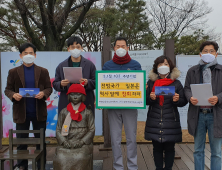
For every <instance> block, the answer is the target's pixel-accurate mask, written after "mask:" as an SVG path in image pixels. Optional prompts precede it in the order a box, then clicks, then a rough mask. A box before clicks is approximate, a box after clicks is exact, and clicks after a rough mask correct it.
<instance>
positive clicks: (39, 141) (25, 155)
mask: <svg viewBox="0 0 222 170" xmlns="http://www.w3.org/2000/svg"><path fill="white" fill-rule="evenodd" d="M13 133H40V138H13ZM14 145H40V150H35V151H34V153H33V152H32V151H31V150H13V146H14ZM17 159H27V160H28V159H31V160H32V170H36V162H37V161H38V160H39V159H40V163H41V170H44V169H45V163H44V129H43V128H42V129H40V130H12V129H10V130H9V151H7V152H6V153H4V154H3V155H0V170H4V161H5V160H9V161H10V170H13V166H14V160H17Z"/></svg>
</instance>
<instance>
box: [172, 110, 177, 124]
mask: <svg viewBox="0 0 222 170" xmlns="http://www.w3.org/2000/svg"><path fill="white" fill-rule="evenodd" d="M172 109H173V107H172ZM173 114H174V118H175V122H176V121H177V119H176V114H175V112H174V109H173Z"/></svg>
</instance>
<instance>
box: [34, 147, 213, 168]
mask: <svg viewBox="0 0 222 170" xmlns="http://www.w3.org/2000/svg"><path fill="white" fill-rule="evenodd" d="M121 147H122V153H123V164H124V170H127V158H126V145H122V146H121ZM55 148H56V147H55V146H48V147H47V161H52V160H53V156H54V153H55ZM100 148H103V145H94V151H93V152H94V153H93V156H94V157H93V158H94V160H103V170H114V168H113V161H112V151H100V150H99V149H100ZM33 149H34V148H33ZM175 149H176V156H177V157H181V159H175V160H174V165H173V170H194V158H193V152H194V144H176V146H175ZM137 155H138V167H139V170H155V165H154V161H153V146H152V144H138V145H137ZM210 155H211V153H210V146H209V144H206V147H205V170H210Z"/></svg>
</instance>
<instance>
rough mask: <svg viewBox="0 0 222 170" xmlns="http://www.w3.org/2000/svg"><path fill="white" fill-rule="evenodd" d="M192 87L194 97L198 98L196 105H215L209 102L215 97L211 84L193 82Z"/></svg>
mask: <svg viewBox="0 0 222 170" xmlns="http://www.w3.org/2000/svg"><path fill="white" fill-rule="evenodd" d="M190 87H191V91H192V95H193V97H194V98H196V99H197V100H198V103H197V105H196V106H213V105H212V104H210V103H209V102H208V99H209V98H211V97H213V92H212V86H211V84H191V85H190Z"/></svg>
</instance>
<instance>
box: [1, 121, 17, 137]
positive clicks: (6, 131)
mask: <svg viewBox="0 0 222 170" xmlns="http://www.w3.org/2000/svg"><path fill="white" fill-rule="evenodd" d="M9 129H13V123H12V121H10V120H5V122H4V126H3V137H4V138H8V136H9ZM13 137H15V134H13Z"/></svg>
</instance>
